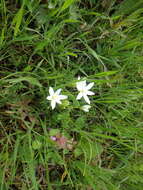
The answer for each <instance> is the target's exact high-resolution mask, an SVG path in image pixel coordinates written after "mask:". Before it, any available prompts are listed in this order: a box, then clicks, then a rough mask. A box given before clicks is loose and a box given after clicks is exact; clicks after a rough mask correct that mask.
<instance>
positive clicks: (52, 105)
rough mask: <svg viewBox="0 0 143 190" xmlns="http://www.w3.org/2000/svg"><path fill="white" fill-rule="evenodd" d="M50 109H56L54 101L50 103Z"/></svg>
mask: <svg viewBox="0 0 143 190" xmlns="http://www.w3.org/2000/svg"><path fill="white" fill-rule="evenodd" d="M51 107H52V110H53V109H54V108H55V107H56V102H55V101H54V100H52V101H51Z"/></svg>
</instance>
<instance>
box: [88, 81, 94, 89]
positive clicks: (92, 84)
mask: <svg viewBox="0 0 143 190" xmlns="http://www.w3.org/2000/svg"><path fill="white" fill-rule="evenodd" d="M93 86H94V82H91V83H89V84H88V85H87V86H86V89H87V90H89V89H91V88H92V87H93Z"/></svg>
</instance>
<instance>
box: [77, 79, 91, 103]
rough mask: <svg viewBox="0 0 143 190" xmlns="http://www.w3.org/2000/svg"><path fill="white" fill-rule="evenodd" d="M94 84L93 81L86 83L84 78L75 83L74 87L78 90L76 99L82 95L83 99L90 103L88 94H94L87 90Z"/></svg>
mask: <svg viewBox="0 0 143 190" xmlns="http://www.w3.org/2000/svg"><path fill="white" fill-rule="evenodd" d="M93 85H94V82H91V83H89V84H88V85H87V84H86V80H84V81H80V82H77V83H76V88H77V90H78V91H79V94H78V95H77V97H76V99H77V100H80V99H81V98H82V97H83V98H84V100H85V101H86V102H87V103H88V104H90V100H89V98H88V96H92V95H94V92H92V91H89V90H90V89H91V88H92V87H93Z"/></svg>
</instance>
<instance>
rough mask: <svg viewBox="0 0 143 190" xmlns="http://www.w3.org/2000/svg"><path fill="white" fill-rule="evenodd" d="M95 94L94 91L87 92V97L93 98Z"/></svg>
mask: <svg viewBox="0 0 143 190" xmlns="http://www.w3.org/2000/svg"><path fill="white" fill-rule="evenodd" d="M94 94H95V93H94V92H92V91H87V95H89V96H92V95H94Z"/></svg>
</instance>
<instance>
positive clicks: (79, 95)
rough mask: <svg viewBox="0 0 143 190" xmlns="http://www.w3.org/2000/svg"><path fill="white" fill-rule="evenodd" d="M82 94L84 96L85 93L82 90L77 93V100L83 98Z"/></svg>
mask: <svg viewBox="0 0 143 190" xmlns="http://www.w3.org/2000/svg"><path fill="white" fill-rule="evenodd" d="M82 96H83V94H82V93H81V92H80V93H79V94H78V95H77V97H76V99H77V100H80V99H81V98H82Z"/></svg>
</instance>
